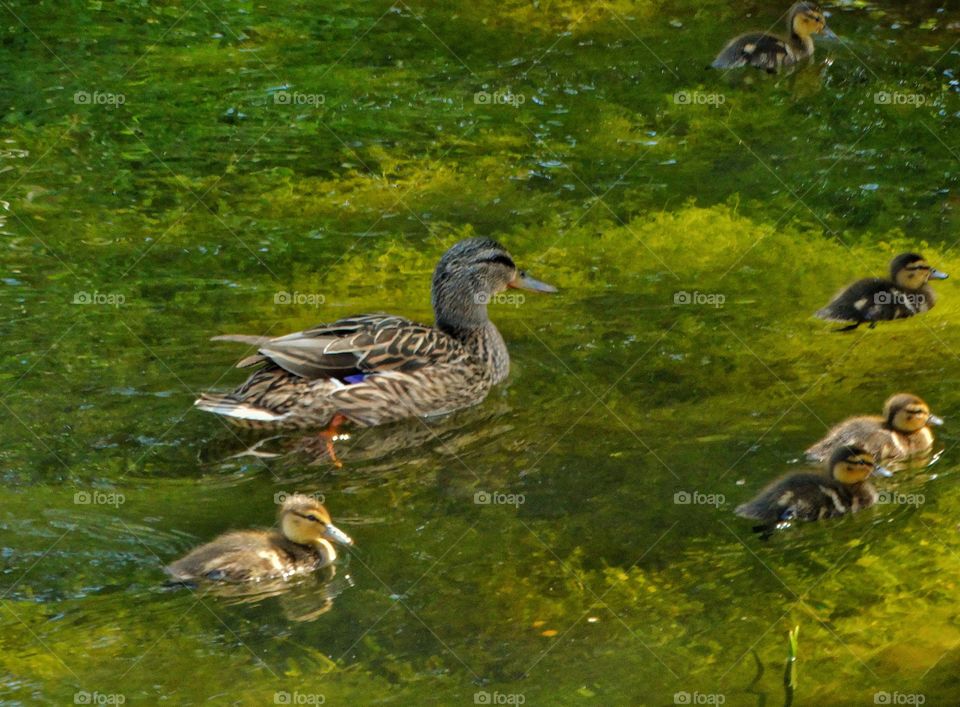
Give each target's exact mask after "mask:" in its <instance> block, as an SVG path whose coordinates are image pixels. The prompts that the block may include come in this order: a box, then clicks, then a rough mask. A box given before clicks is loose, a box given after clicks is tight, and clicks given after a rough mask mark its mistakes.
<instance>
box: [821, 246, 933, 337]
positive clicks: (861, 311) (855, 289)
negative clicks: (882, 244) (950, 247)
mask: <svg viewBox="0 0 960 707" xmlns="http://www.w3.org/2000/svg"><path fill="white" fill-rule="evenodd" d="M947 277H948V275H947V274H946V273H944V272H940V271H939V270H937V269H936V268H934V267H932V266H931V265H930V264H929V263H928V262H927V259H926V258H924V257H923V256H922V255H919V254H917V253H901V254H900V255H898V256H897V257H896V258H894V259H893V260H891V261H890V279H889V280H884V279H882V278H879V277H868V278H864V279H863V280H858V281H857V282H855V283H853V284H852V285H850V286H849V287H847V288H846V289H844V290H843V291H842V292H840V293H839V294H838V295H836V296H835V297H834V298H833V299H832V300H831V301H830V303H829V304H827V306H826V307H823V308H822V309H820V310H818V311H817V312H816V316H817V317H819V318H820V319H826V320H828V321H834V322H853V323H852V324H850V325H849V326H845V327H842V328H840V329H837V331H851V330H853V329H856V328H857V327H858V326H860V325H861V324H865V323H869V324H870V328H871V329H873V328H874V327H875V326H877V322H882V321H890V320H893V319H905V318H907V317H912V316H913V315H915V314H922V313H924V312H928V311H930V310H931V309H933V306H934V304H936V297H935V296H934V293H933V288H931V287H930V285H929V281H930V280H946V279H947Z"/></svg>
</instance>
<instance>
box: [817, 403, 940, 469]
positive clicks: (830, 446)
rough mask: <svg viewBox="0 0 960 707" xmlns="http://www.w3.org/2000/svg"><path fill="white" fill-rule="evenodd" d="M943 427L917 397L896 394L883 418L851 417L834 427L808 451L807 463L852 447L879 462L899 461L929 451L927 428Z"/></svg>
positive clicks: (877, 416) (872, 416)
mask: <svg viewBox="0 0 960 707" xmlns="http://www.w3.org/2000/svg"><path fill="white" fill-rule="evenodd" d="M942 424H943V419H942V418H939V417H937V416H936V415H933V414H931V412H930V407H929V406H928V405H927V404H926V403H925V402H923V400H921V399H920V398H918V397H917V396H916V395H911V394H910V393H898V394H897V395H894V396H892V397H891V398H890V399H889V400H887V402H886V403H884V405H883V416H882V417H881V416H880V415H869V416H863V417H851V418H850V419H848V420H844V421H843V422H841V423H840V424H839V425H837V426H836V427H834V428H833V429H832V430H830V431H829V432H828V433H827V436H826V437H824V438H823V439H821V440H820V441H819V442H817V443H816V444H815V445H813V446H812V447H810V449H808V450H807V459H809V460H811V461H825V460H826V459H827V458H829V457H830V455H831V454H833V452H834V450H836V448H837V447H840V446H842V445H851V444H852V445H856V446H859V447H862V448H864V449H866V450H867V451H868V452H870V453H871V454H873V455H874V456H875V457H876V458H877V459H879V460H880V461H881V462H892V461H900V460H903V459H907V458H909V457H914V456H917V455H920V454H923V453H925V452H928V451H930V449H931V448H932V447H933V432H932V431H931V430H930V425H937V426H939V425H942Z"/></svg>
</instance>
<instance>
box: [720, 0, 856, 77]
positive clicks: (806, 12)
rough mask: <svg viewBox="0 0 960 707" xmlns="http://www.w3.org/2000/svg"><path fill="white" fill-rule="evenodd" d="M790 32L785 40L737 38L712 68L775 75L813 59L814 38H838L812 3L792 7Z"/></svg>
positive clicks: (761, 35)
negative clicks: (751, 69) (747, 69)
mask: <svg viewBox="0 0 960 707" xmlns="http://www.w3.org/2000/svg"><path fill="white" fill-rule="evenodd" d="M787 31H788V35H787V38H786V39H783V38H781V37H777V36H776V35H773V34H767V33H763V32H752V33H749V34H742V35H740V36H739V37H735V38H734V39H731V40H730V42H729V43H728V44H727V45H726V46H725V47H724V48H723V50H721V52H720V53H719V54H718V55H717V58H716V59H714V60H713V64H711V66H712V67H713V68H715V69H736V68H739V67H742V66H753V67H756V68H758V69H764V70H766V71H767V72H768V73H771V74H773V73H776V72H777V71H779V70H780V69H781V68H783V67H788V66H793V65H794V64H797V63H798V62H801V61H803V60H804V59H807V58H809V57H811V56H813V35H815V34H822V35H823V36H825V37H831V38H833V39H836V38H837V35H835V34H834V33H833V31H832V30H831V29H830V28H829V27H827V21H826V19H824V16H823V10H821V9H820V6H819V5H817V4H816V3H813V2H798V3H796V4H795V5H793V7H791V8H790V11H789V12H788V13H787Z"/></svg>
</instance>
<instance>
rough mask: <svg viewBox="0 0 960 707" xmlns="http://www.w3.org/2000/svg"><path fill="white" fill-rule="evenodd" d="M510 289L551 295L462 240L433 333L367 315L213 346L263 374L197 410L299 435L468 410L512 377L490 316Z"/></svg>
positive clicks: (501, 254)
mask: <svg viewBox="0 0 960 707" xmlns="http://www.w3.org/2000/svg"><path fill="white" fill-rule="evenodd" d="M507 288H517V289H522V290H531V291H535V292H556V288H554V287H551V286H550V285H547V284H545V283H543V282H539V281H538V280H535V279H533V278H532V277H530V276H529V275H527V274H526V273H525V272H524V271H522V270H520V269H518V268H517V266H516V264H515V263H514V261H513V258H511V257H510V254H509V253H507V251H506V249H504V247H503V246H501V245H500V244H499V243H497V242H496V241H493V240H491V239H489V238H468V239H466V240H463V241H460V242H459V243H457V244H456V245H454V246H453V247H452V248H450V249H449V250H448V251H447V252H446V253H445V254H444V255H443V257H442V258H440V262H439V263H438V264H437V267H436V270H435V271H434V274H433V310H434V314H435V316H436V324H435V325H434V326H426V325H423V324H416V323H414V322H412V321H410V320H409V319H404V318H403V317H398V316H391V315H387V314H364V315H358V316H354V317H348V318H346V319H340V320H339V321H336V322H333V323H332V324H321V325H319V326H316V327H314V328H312V329H306V330H304V331H299V332H296V333H293V334H288V335H286V336H281V337H278V338H268V337H260V336H233V335H231V336H217V337H214V340H221V341H239V342H241V343H247V344H255V345H257V346H258V347H259V349H258V353H257V354H256V355H254V356H249V357H247V358H245V359H244V360H242V361H241V362H240V363H238V364H237V367H239V368H242V367H247V366H253V365H258V364H260V365H261V367H260V368H259V369H258V370H257V371H256V372H255V373H254V374H253V375H251V376H250V377H249V378H248V379H247V381H246V382H245V383H244V384H243V385H241V386H240V387H239V388H237V389H236V390H234V391H233V392H232V393H227V394H213V393H207V394H204V395H202V396H201V397H200V399H199V400H197V401H196V403H195V405H196V406H197V407H198V408H200V409H201V410H206V411H208V412H213V413H216V414H218V415H224V416H226V417H228V418H230V419H231V420H233V421H235V422H236V421H240V422H241V423H242V424H246V425H247V426H268V425H270V426H272V425H280V426H296V427H310V426H317V425H324V424H327V423H329V422H331V421H334V424H336V421H337V420H339V419H341V418H344V419H346V420H349V421H351V422H353V423H355V424H360V425H379V424H383V423H386V422H392V421H395V420H400V419H403V418H407V417H425V416H429V415H439V414H443V413H448V412H452V411H453V410H457V409H459V408H463V407H468V406H470V405H474V404H476V403H479V402H480V401H481V400H483V399H484V398H485V397H486V395H487V392H488V391H489V390H490V388H491V387H492V386H494V385H496V384H498V383H501V382H502V381H503V380H504V379H505V378H506V377H507V374H508V373H509V371H510V354H509V353H508V352H507V347H506V344H505V343H504V341H503V337H502V336H500V332H499V331H497V328H496V327H495V326H494V325H493V322H491V321H490V319H489V317H488V316H487V304H488V303H489V302H491V301H492V300H493V298H494V296H495V295H496V294H497V293H499V292H502V291H504V290H505V289H507Z"/></svg>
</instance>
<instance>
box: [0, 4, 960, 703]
mask: <svg viewBox="0 0 960 707" xmlns="http://www.w3.org/2000/svg"><path fill="white" fill-rule="evenodd" d="M830 9H831V10H832V14H831V17H830V24H831V26H832V27H833V28H834V30H836V31H837V33H838V34H840V35H841V37H842V41H841V42H840V43H832V44H828V43H819V44H818V52H817V55H816V57H815V59H814V61H813V62H812V63H811V64H809V65H807V66H805V67H803V68H802V69H800V70H799V71H797V72H795V73H793V74H791V75H787V76H780V77H769V76H766V75H763V74H760V73H754V72H751V73H742V72H740V73H733V74H728V75H721V74H718V73H716V72H708V71H705V70H704V68H703V67H704V66H706V65H707V64H708V63H709V61H710V60H711V59H712V58H713V55H714V53H715V52H716V51H717V50H718V49H719V48H720V47H721V46H722V45H723V43H724V41H725V40H726V39H727V38H729V37H730V36H732V35H734V34H737V33H739V32H741V31H746V30H748V29H755V28H759V29H763V28H766V27H771V26H773V25H775V24H776V25H779V24H781V22H782V20H781V19H778V18H780V16H781V14H782V13H783V12H784V11H785V10H786V3H782V4H781V3H773V2H764V3H760V4H758V5H756V4H755V5H751V6H750V8H745V7H743V6H739V5H736V6H735V4H730V3H720V2H705V3H702V2H701V3H693V2H660V3H653V2H627V1H625V0H615V1H613V2H609V3H602V4H597V5H594V4H591V3H587V2H579V3H578V2H571V1H570V0H556V1H554V2H540V3H528V2H497V3H491V2H479V3H476V2H475V3H451V2H435V3H419V4H417V3H406V2H397V3H394V4H391V3H389V2H359V3H358V2H350V3H346V2H337V3H332V4H331V3H326V4H317V3H306V2H287V3H279V4H272V5H264V4H255V3H248V2H203V3H198V4H196V5H194V4H192V3H189V2H184V3H181V2H162V3H147V2H141V1H137V2H132V1H127V2H122V1H117V2H93V1H87V2H70V3H50V2H39V3H35V2H22V1H14V2H9V3H5V4H4V5H3V7H2V10H0V11H2V13H3V15H4V17H5V21H4V22H3V24H2V28H0V31H2V42H0V59H2V64H3V66H4V67H6V69H7V71H6V72H4V73H5V76H6V81H4V82H3V85H2V86H0V107H2V113H0V116H2V119H0V135H2V141H3V142H2V145H0V199H2V200H3V204H2V205H0V206H2V210H0V221H2V226H0V231H2V233H3V241H2V243H3V248H2V250H0V267H2V280H0V282H2V284H0V304H2V306H3V311H4V312H6V313H7V314H6V316H4V317H2V318H0V327H2V343H0V347H2V350H3V354H4V355H3V357H2V359H0V360H2V367H0V410H2V413H3V415H4V420H5V423H4V424H3V425H2V427H0V436H2V437H0V438H2V445H0V460H2V463H0V473H2V479H3V484H2V486H0V494H2V511H0V547H2V571H3V578H4V579H3V582H2V589H0V596H2V601H0V604H2V610H0V626H2V631H0V636H2V638H0V645H2V651H0V670H2V675H3V680H2V683H0V700H3V701H5V702H8V703H12V704H32V703H36V702H55V703H64V702H67V703H69V702H71V701H74V700H75V699H79V700H81V701H82V700H85V699H89V701H90V702H98V703H106V702H107V701H110V700H112V701H113V702H117V701H119V700H120V699H124V700H126V701H127V702H128V703H134V702H144V703H155V702H158V701H160V700H166V701H170V702H172V703H177V704H196V703H202V702H207V701H212V702H218V703H238V704H273V703H275V702H283V701H284V700H285V699H289V702H290V703H301V704H308V703H317V702H319V701H321V700H325V701H326V703H327V704H335V703H340V702H351V703H357V702H361V703H369V702H396V703H404V704H409V703H418V704H419V703H435V702H440V703H445V704H457V703H465V704H471V703H474V702H475V701H478V700H479V701H481V702H482V701H483V700H485V699H489V702H488V703H491V704H492V703H501V704H516V703H518V702H521V701H523V702H525V703H526V704H650V705H660V704H674V703H675V702H676V701H680V702H682V701H683V700H684V699H688V700H689V703H690V704H694V703H700V704H710V703H713V704H716V703H718V702H720V701H723V702H724V703H725V704H728V705H741V704H742V705H762V704H767V705H778V704H782V703H783V701H784V695H785V691H784V684H783V683H784V661H785V659H786V657H787V655H788V650H789V642H788V639H787V631H788V630H789V629H791V628H792V627H794V626H796V625H799V626H800V634H799V647H798V670H797V677H796V686H795V693H794V699H795V704H838V705H839V704H873V703H874V701H875V700H876V699H877V696H878V695H879V696H880V699H884V694H886V695H887V696H889V698H890V700H898V699H899V700H904V699H913V700H914V702H916V700H917V697H918V696H922V697H923V698H924V699H925V701H926V704H954V703H956V702H957V700H958V696H960V684H958V681H957V677H956V676H957V673H958V668H960V651H958V646H960V621H958V615H957V610H956V608H955V606H956V601H955V600H956V584H957V573H958V571H960V539H958V537H957V531H958V525H957V517H958V512H960V490H958V486H957V483H956V480H957V469H958V462H957V460H958V459H960V456H958V454H960V452H958V450H957V448H956V446H955V445H956V440H958V439H960V435H958V433H957V431H956V429H957V428H956V424H957V420H958V419H960V418H958V411H960V393H958V392H957V390H958V386H957V382H958V378H960V376H958V373H957V372H958V371H960V334H958V333H957V331H958V330H957V328H956V327H955V326H954V324H955V323H956V322H957V321H958V320H960V304H958V302H960V297H958V296H957V295H956V294H955V291H954V290H955V288H956V283H955V282H954V281H953V280H949V281H947V282H944V283H938V285H937V290H938V293H939V294H940V303H939V304H938V306H937V307H936V309H934V310H933V311H932V312H930V313H929V314H927V315H925V316H923V317H922V318H917V319H914V320H910V321H905V322H896V323H892V324H888V325H886V326H881V327H879V328H878V329H876V330H874V331H866V330H864V331H857V332H854V333H853V334H847V335H839V334H835V333H832V332H831V331H830V329H831V328H832V326H831V325H829V324H825V323H823V322H820V321H817V320H814V319H812V318H811V317H810V314H811V313H812V312H813V311H814V310H815V309H817V308H818V307H820V306H822V305H823V304H824V303H825V302H826V301H827V299H828V298H829V297H830V296H831V295H832V294H833V293H834V292H835V291H836V290H837V289H838V288H839V287H840V286H842V285H843V284H845V283H846V282H848V281H850V280H851V279H854V278H856V277H859V276H866V275H874V274H878V275H880V274H883V273H884V272H885V271H886V267H887V262H888V261H889V259H890V257H891V256H892V255H894V254H895V253H897V252H900V251H902V250H907V249H919V250H922V252H923V253H924V254H925V255H927V257H928V258H929V259H930V260H931V261H932V262H933V263H935V264H936V265H937V266H938V267H940V268H942V269H943V270H946V271H947V272H953V273H955V274H958V273H960V254H958V252H957V248H956V243H957V239H958V238H960V229H958V225H960V219H958V215H957V207H958V201H957V195H956V189H957V180H958V175H960V163H958V156H960V144H958V141H957V135H958V133H957V123H958V115H960V114H958V112H957V111H958V109H960V99H958V94H957V81H956V79H955V78H954V71H955V70H956V68H957V62H958V57H960V49H958V46H957V42H958V40H960V11H957V10H956V9H954V8H952V7H950V6H949V5H943V7H941V6H940V4H938V3H928V2H920V3H893V2H886V3H866V2H844V3H841V4H838V5H834V6H832V7H831V8H830ZM748 11H752V16H750V17H748V16H746V13H747V12H748ZM471 234H484V235H491V236H494V237H496V238H497V239H499V240H501V241H502V242H503V243H505V244H506V245H507V246H508V248H509V249H510V250H511V252H512V253H513V255H514V256H515V258H516V259H517V260H518V262H520V263H521V264H522V265H523V266H525V267H527V268H529V269H530V270H531V271H532V272H533V273H535V274H536V275H537V276H538V277H541V278H543V279H544V280H546V281H548V282H551V283H553V284H555V285H557V286H558V287H560V288H561V293H560V294H559V295H556V296H553V297H534V296H529V297H527V298H526V299H525V300H523V301H519V302H511V303H507V304H503V305H500V306H498V307H496V308H494V309H493V317H494V319H495V321H496V322H497V324H498V326H499V327H500V328H501V331H502V332H503V334H504V337H505V339H506V340H507V342H508V344H509V346H510V350H511V355H512V358H513V373H512V375H511V378H510V380H509V381H508V383H507V384H506V385H505V386H503V387H501V388H499V389H498V390H496V391H495V392H494V393H493V394H492V395H491V396H490V397H489V398H488V399H487V400H486V401H485V402H484V403H483V404H482V405H480V406H478V407H476V408H474V409H471V410H467V411H463V412H460V413H458V414H455V415H453V416H451V417H449V418H446V419H442V420H436V421H431V422H428V423H423V422H420V421H410V422H407V423H403V424H398V425H394V426H390V427H387V428H383V429H374V430H368V431H360V432H354V434H352V436H351V438H350V439H348V440H345V441H343V442H341V443H340V446H339V448H338V449H339V453H340V456H341V458H342V460H343V467H342V468H340V469H337V468H335V467H333V466H332V465H331V464H330V463H329V460H327V459H326V458H324V457H323V456H322V454H321V453H320V452H322V446H323V445H322V442H318V440H317V439H316V438H311V437H309V436H304V435H299V436H297V435H285V436H282V437H277V438H272V439H267V440H266V441H263V440H264V438H265V437H269V436H270V435H265V434H262V433H261V434H252V433H249V432H244V431H240V430H236V429H234V428H231V427H228V426H226V425H225V424H223V423H222V422H221V421H219V420H217V419H216V418H214V417H212V416H209V415H204V414H202V413H199V412H196V411H194V410H193V409H192V402H193V399H194V398H195V396H196V394H197V393H198V392H199V391H201V390H205V389H210V388H214V389H226V388H228V387H229V386H231V385H235V384H236V383H238V382H240V381H241V380H242V379H243V373H244V372H242V371H236V370H234V369H233V368H232V365H233V364H234V363H235V362H236V360H237V359H238V358H239V357H240V356H241V355H242V350H238V347H236V346H233V345H229V344H222V343H211V342H209V341H208V338H209V337H210V336H211V335H214V334H219V333H225V332H249V333H278V334H279V333H282V332H287V331H293V330H296V329H299V328H303V327H304V326H308V325H310V324H313V323H316V322H319V321H328V320H332V319H335V318H337V317H340V316H344V315H347V314H352V313H357V312H363V311H371V310H382V309H387V310H389V311H393V312H396V313H398V314H403V315H406V316H410V317H413V318H417V319H421V320H426V321H429V320H430V317H431V312H430V308H429V278H430V273H431V271H432V268H433V265H434V264H435V262H436V260H437V258H438V257H439V256H440V254H441V253H442V252H443V251H444V250H445V249H446V247H448V246H449V245H450V244H452V243H453V242H455V241H456V240H457V239H459V238H461V237H464V236H468V235H471ZM240 349H242V347H240ZM898 390H910V391H912V392H915V393H917V394H919V395H921V396H923V397H924V398H925V399H926V400H928V402H930V404H931V406H932V407H933V408H934V410H935V411H936V412H937V413H938V414H941V415H943V416H944V417H946V418H947V426H946V427H945V428H943V431H942V433H941V434H940V436H939V441H940V446H941V447H943V454H942V456H941V458H940V460H939V461H938V462H937V463H936V464H934V465H933V466H931V467H929V468H927V469H922V470H916V471H912V472H907V473H902V474H900V475H898V476H897V477H896V478H895V479H894V480H893V482H892V483H888V485H887V486H886V488H888V489H891V490H895V491H897V492H898V493H899V494H901V495H900V496H898V497H903V498H910V499H912V500H913V502H912V503H888V504H882V505H879V506H877V507H875V508H873V509H870V510H868V511H866V512H864V513H862V514H860V515H858V516H856V517H853V518H848V519H845V520H842V521H839V522H831V523H823V524H820V525H817V526H808V527H802V528H797V529H793V530H790V531H788V532H785V533H782V534H781V535H779V536H777V537H775V538H773V539H772V540H770V541H768V542H762V541H760V540H759V539H758V538H756V537H755V536H754V535H753V534H752V533H751V531H750V523H749V522H747V521H742V520H741V519H738V518H736V517H735V516H734V515H733V513H732V509H733V508H734V507H735V506H736V505H737V504H738V503H740V502H742V501H744V500H745V499H747V498H749V497H750V496H751V495H752V494H753V493H754V492H755V491H756V490H757V489H758V488H760V487H761V486H762V485H763V484H764V483H766V482H767V481H768V480H769V479H771V478H773V477H774V476H776V475H777V474H779V473H781V472H783V471H785V470H789V469H794V468H800V466H801V464H800V462H799V461H798V459H799V458H800V457H801V456H802V451H803V449H805V447H806V446H807V445H809V444H810V443H811V442H813V441H815V440H816V439H817V438H818V437H819V436H820V435H821V434H822V433H823V431H824V430H825V428H826V427H827V426H829V425H830V424H832V423H834V422H836V421H839V420H840V419H842V418H843V417H845V416H847V415H850V414H858V413H878V412H879V410H880V407H881V406H882V404H883V400H884V399H885V398H886V397H887V395H888V394H890V393H892V392H895V391H898ZM294 490H299V491H306V492H312V493H320V494H323V495H324V497H325V499H326V503H327V506H328V507H329V508H330V510H331V512H332V514H333V517H334V518H335V520H336V522H337V524H338V525H339V526H340V527H342V528H344V530H346V531H347V532H349V533H350V534H351V535H352V536H353V537H354V538H355V540H356V541H357V546H356V549H355V551H352V552H351V553H350V555H349V557H348V558H347V561H346V562H345V563H344V564H343V565H341V566H340V567H339V568H338V569H337V572H336V576H335V577H333V578H332V579H331V578H329V577H317V578H309V579H308V580H305V581H303V582H299V583H297V584H296V586H294V587H293V588H292V589H291V590H290V591H289V592H285V593H283V594H281V595H279V596H264V597H259V600H258V601H242V600H240V599H239V598H237V597H230V596H222V595H217V594H204V593H200V594H197V593H193V592H190V591H178V592H172V591H168V590H165V589H164V588H163V587H162V583H163V580H164V575H163V573H162V567H163V565H164V564H166V563H167V562H169V561H171V560H172V559H174V558H176V557H177V556H179V555H180V554H182V553H184V552H185V551H187V550H188V549H189V548H191V547H193V546H194V545H196V544H198V543H201V542H204V541H206V540H209V539H211V538H213V537H214V536H216V535H217V534H218V533H220V532H223V531H225V530H227V529H233V528H246V527H258V526H261V527H266V526H269V525H270V524H271V523H272V522H273V518H274V514H275V509H276V506H275V501H274V499H275V496H277V494H282V493H286V492H291V491H294ZM484 500H491V501H493V502H491V503H482V502H478V501H484ZM328 580H329V581H328ZM678 693H679V694H678ZM891 703H892V702H891Z"/></svg>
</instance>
